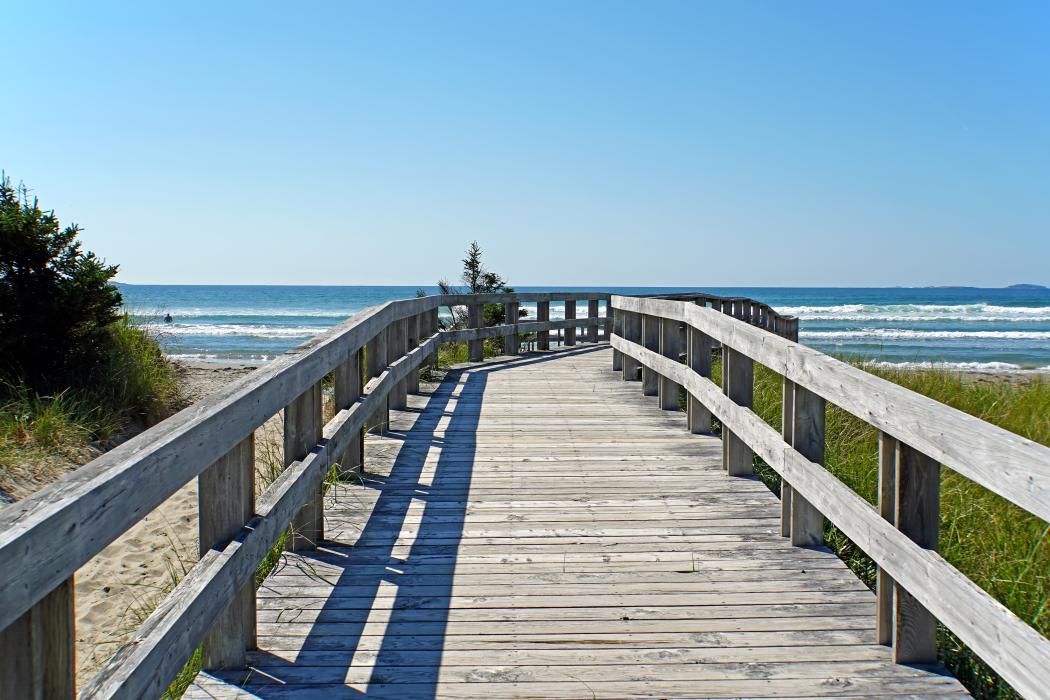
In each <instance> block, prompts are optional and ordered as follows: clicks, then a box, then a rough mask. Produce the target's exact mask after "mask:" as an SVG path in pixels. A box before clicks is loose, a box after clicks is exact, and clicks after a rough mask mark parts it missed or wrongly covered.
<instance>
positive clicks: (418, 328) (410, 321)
mask: <svg viewBox="0 0 1050 700" xmlns="http://www.w3.org/2000/svg"><path fill="white" fill-rule="evenodd" d="M423 316H424V314H415V315H414V316H409V317H408V318H407V319H405V321H406V323H407V327H408V342H407V343H406V346H407V349H408V351H411V350H414V349H415V348H416V347H417V346H418V345H419V340H420V336H421V335H422V334H423ZM405 391H406V392H407V393H409V394H418V393H419V368H418V367H417V368H416V369H414V370H412V371H411V372H409V373H408V378H407V379H406V380H405Z"/></svg>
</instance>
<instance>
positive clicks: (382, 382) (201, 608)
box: [81, 337, 438, 700]
mask: <svg viewBox="0 0 1050 700" xmlns="http://www.w3.org/2000/svg"><path fill="white" fill-rule="evenodd" d="M437 343H438V338H437V337H433V338H431V339H430V340H428V341H427V342H425V343H424V344H423V345H422V346H420V347H419V348H416V349H415V350H413V351H412V352H411V353H409V355H408V356H406V357H403V358H401V360H399V361H398V362H396V363H394V364H393V365H391V366H390V367H388V368H386V369H385V370H384V371H383V373H382V374H381V375H380V377H379V378H378V380H377V381H376V382H375V384H373V389H372V392H371V393H370V395H369V396H367V397H366V398H365V399H362V400H361V401H358V402H357V403H355V404H354V405H353V406H351V407H350V408H349V409H345V410H343V411H340V412H339V413H338V414H337V415H336V417H335V418H334V419H333V420H332V421H330V422H329V423H328V425H326V426H325V428H324V439H323V441H322V442H321V443H320V444H319V445H317V446H316V447H314V448H313V450H312V451H311V452H310V453H309V454H308V455H307V456H306V457H305V459H303V460H301V461H297V462H294V463H292V464H291V465H289V466H288V468H286V469H285V470H284V471H283V472H282V473H281V475H280V476H279V477H278V478H277V480H276V481H275V482H274V483H273V484H272V485H271V486H270V488H269V489H267V491H266V492H265V493H264V494H263V495H262V496H261V497H260V498H259V499H258V503H257V511H258V515H256V516H255V517H254V518H252V520H251V521H250V522H249V523H248V525H247V526H246V527H245V528H243V529H242V530H241V532H240V533H239V534H238V536H237V537H236V538H234V540H233V541H232V542H231V543H230V544H228V545H227V546H226V547H225V549H223V550H222V551H217V550H214V549H213V550H209V551H208V552H207V553H206V554H205V555H204V556H203V557H202V558H201V560H200V562H199V563H198V564H197V565H196V566H194V567H193V568H192V569H191V570H190V572H189V574H187V576H186V577H185V578H184V579H183V580H182V581H181V582H180V583H179V585H178V586H176V587H175V590H174V591H173V592H172V593H171V594H170V595H169V596H168V597H167V598H165V599H164V600H163V601H162V602H161V604H160V605H159V606H158V607H157V609H156V610H155V611H154V612H153V613H152V614H150V616H149V617H148V618H147V619H146V621H145V622H144V623H143V624H142V625H141V626H140V627H139V629H138V630H137V631H136V632H135V633H134V635H132V637H131V639H130V640H129V641H128V643H126V644H125V645H123V646H122V647H121V648H120V649H119V650H118V651H117V653H116V654H115V655H114V656H113V658H112V659H110V661H109V662H107V663H106V665H105V667H103V669H102V670H101V671H100V672H99V673H98V674H97V675H96V676H95V677H94V678H92V679H91V681H90V682H89V683H88V684H87V685H86V687H85V688H84V689H83V690H82V691H81V696H82V697H90V698H128V699H129V700H130V699H135V698H141V697H159V696H160V695H161V694H162V693H163V692H164V690H165V689H166V688H167V685H168V682H169V679H171V678H173V677H174V675H175V674H176V673H177V672H178V671H179V670H180V669H181V668H182V666H183V665H184V664H185V662H186V660H187V659H188V658H189V657H190V655H191V654H192V653H193V650H194V649H195V648H196V647H197V645H198V644H199V643H200V641H201V640H202V639H203V638H204V636H205V634H206V633H207V631H208V629H209V628H210V626H211V624H212V622H214V620H215V619H216V617H217V616H218V615H219V614H220V613H221V612H222V611H223V609H224V607H225V605H226V603H227V602H228V601H229V600H230V599H231V597H232V596H233V594H234V593H235V592H236V591H238V590H240V588H241V587H242V586H243V585H244V584H245V583H246V582H248V581H249V580H250V579H251V577H252V576H254V574H255V569H256V567H257V566H258V563H259V561H260V560H261V559H262V557H263V555H264V554H266V553H267V552H268V551H269V550H270V547H272V546H273V543H274V542H275V541H276V540H277V538H278V535H279V534H280V532H281V531H282V530H283V529H285V528H286V527H287V523H288V522H289V521H291V520H292V518H293V517H294V516H295V515H296V513H297V512H299V511H300V507H301V505H302V504H303V503H304V502H306V501H307V500H308V499H309V498H311V497H312V496H313V494H314V493H316V491H317V490H318V489H319V488H320V486H321V483H322V480H323V479H324V476H325V475H326V474H327V472H328V468H329V465H330V464H331V455H332V454H341V453H342V452H343V451H344V450H345V449H346V447H347V443H348V442H349V441H351V440H355V439H357V432H358V431H359V430H360V429H361V428H362V427H363V426H364V424H365V421H366V419H367V417H368V416H369V415H371V414H372V413H374V406H373V405H372V402H375V403H380V402H385V400H386V398H387V395H388V394H389V392H390V391H391V390H392V388H393V387H394V385H395V384H396V383H397V382H399V381H401V380H402V379H404V378H405V377H406V376H407V375H408V373H409V372H410V371H411V370H412V369H414V368H416V367H418V366H419V365H420V364H421V363H422V362H423V360H424V359H425V358H426V357H428V356H429V355H430V353H431V352H433V351H434V349H435V347H436V345H437Z"/></svg>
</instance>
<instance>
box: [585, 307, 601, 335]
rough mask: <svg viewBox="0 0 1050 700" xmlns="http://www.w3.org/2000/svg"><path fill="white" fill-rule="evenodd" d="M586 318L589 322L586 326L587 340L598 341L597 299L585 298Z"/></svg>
mask: <svg viewBox="0 0 1050 700" xmlns="http://www.w3.org/2000/svg"><path fill="white" fill-rule="evenodd" d="M587 318H588V320H590V321H591V323H590V324H589V325H588V326H587V342H588V343H597V342H598V325H599V322H598V300H597V299H588V300H587Z"/></svg>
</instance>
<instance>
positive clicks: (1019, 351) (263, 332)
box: [120, 284, 1050, 371]
mask: <svg viewBox="0 0 1050 700" xmlns="http://www.w3.org/2000/svg"><path fill="white" fill-rule="evenodd" d="M120 289H121V292H122V293H123V295H124V300H125V304H126V306H127V308H128V310H129V312H130V313H131V314H132V316H133V317H134V319H135V320H136V321H137V322H139V323H142V324H145V325H147V326H148V327H149V328H150V329H151V330H153V331H154V332H155V333H156V334H157V336H158V338H159V340H160V342H161V344H162V346H163V347H164V349H165V351H166V352H167V353H169V354H170V355H171V356H173V357H178V358H192V359H200V360H215V361H243V362H254V363H262V362H266V361H269V360H271V359H273V358H274V357H275V356H276V355H278V354H280V353H282V352H284V351H285V350H288V349H289V348H292V347H294V346H295V345H297V344H299V343H301V342H302V341H304V340H306V339H307V338H309V337H310V336H313V335H316V334H317V333H321V332H323V331H325V330H326V329H328V328H330V327H332V326H333V325H335V324H337V323H339V322H340V321H342V320H343V319H345V318H346V317H348V316H351V315H353V314H354V313H356V312H358V311H360V310H362V309H365V308H367V307H369V306H374V305H376V304H380V303H383V302H385V301H390V300H392V299H406V298H410V297H414V296H416V293H417V291H418V290H422V291H423V292H425V293H427V294H436V293H437V289H436V288H435V287H431V286H420V287H416V286H345V287H336V286H317V287H310V286H207V285H126V284H122V285H120ZM551 289H552V288H549V287H518V288H517V290H518V291H521V292H539V291H550V290H551ZM558 289H559V290H560V291H595V290H597V291H610V292H613V293H619V294H655V293H681V292H690V291H699V292H710V293H712V294H718V295H723V296H746V297H751V298H753V299H757V300H759V301H763V302H765V303H767V304H769V305H770V306H772V307H774V308H775V309H777V310H778V311H780V312H781V313H784V314H790V315H795V316H798V317H799V319H800V323H799V340H800V342H802V343H805V344H806V345H810V346H812V347H814V348H816V349H818V350H821V351H823V352H826V353H829V354H832V355H835V356H838V357H844V358H848V359H862V360H871V361H875V362H881V363H887V364H894V365H904V366H938V367H947V368H959V369H977V370H986V371H1015V370H1018V369H1030V370H1040V371H1050V289H1039V288H1035V289H1033V288H1006V289H977V288H969V287H965V288H954V287H953V288H884V289H859V288H844V289H836V288H778V287H733V288H727V287H688V288H685V287H673V288H672V287H660V288H656V287H606V288H597V287H559V288H558ZM551 306H552V308H551V318H552V319H559V318H563V317H564V313H563V311H562V308H561V305H560V304H558V303H552V305H551ZM522 307H523V308H524V309H526V311H527V312H528V315H529V317H532V318H534V317H535V305H534V304H523V305H522ZM601 313H602V314H603V315H604V313H605V309H604V306H603V308H602V310H601ZM166 314H170V315H171V317H172V321H171V323H165V322H164V316H165V315H166ZM577 315H578V316H586V315H587V310H586V302H582V303H581V304H580V306H579V309H578V310H577Z"/></svg>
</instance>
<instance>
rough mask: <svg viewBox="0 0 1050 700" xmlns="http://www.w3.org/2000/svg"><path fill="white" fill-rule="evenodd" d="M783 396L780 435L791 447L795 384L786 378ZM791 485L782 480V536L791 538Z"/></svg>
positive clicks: (793, 429)
mask: <svg viewBox="0 0 1050 700" xmlns="http://www.w3.org/2000/svg"><path fill="white" fill-rule="evenodd" d="M783 386H784V389H783V394H782V395H781V404H780V406H781V409H780V434H781V435H782V436H783V437H784V442H786V443H787V444H789V445H793V444H794V443H795V438H794V432H795V383H794V382H792V381H791V380H790V379H787V378H786V377H785V378H784V382H783ZM791 499H792V495H791V484H789V483H788V482H787V479H783V478H782V479H781V480H780V535H781V536H782V537H791Z"/></svg>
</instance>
